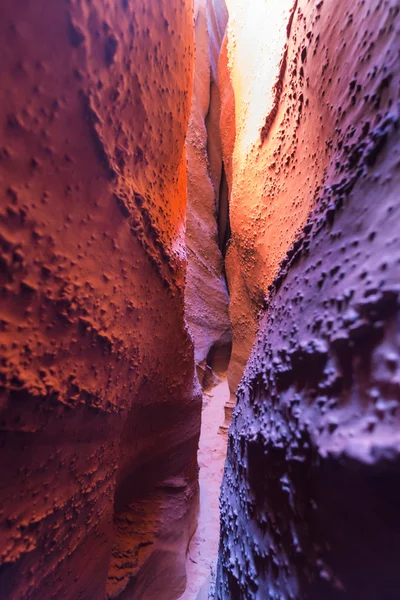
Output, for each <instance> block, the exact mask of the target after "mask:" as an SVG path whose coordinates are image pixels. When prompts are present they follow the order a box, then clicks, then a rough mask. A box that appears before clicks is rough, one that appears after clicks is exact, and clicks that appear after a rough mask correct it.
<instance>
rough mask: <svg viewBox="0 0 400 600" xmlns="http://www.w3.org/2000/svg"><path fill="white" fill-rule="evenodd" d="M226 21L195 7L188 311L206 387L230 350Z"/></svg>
mask: <svg viewBox="0 0 400 600" xmlns="http://www.w3.org/2000/svg"><path fill="white" fill-rule="evenodd" d="M226 20H227V11H226V7H225V4H224V2H222V1H215V2H213V1H212V0H199V2H197V3H196V4H195V40H196V51H195V62H194V86H193V98H192V107H191V114H190V120H189V128H188V135H187V181H188V183H187V189H188V201H187V218H186V243H187V252H188V269H187V277H186V288H185V310H186V318H187V321H188V325H189V328H190V331H191V332H192V334H193V338H194V345H195V360H196V365H197V366H198V374H199V379H200V381H201V383H202V384H203V385H205V386H207V384H210V382H211V380H212V372H211V370H210V369H211V368H214V369H220V368H222V369H225V370H226V369H227V366H228V361H229V354H230V344H231V333H230V322H229V317H228V293H227V290H226V283H225V278H224V272H223V259H222V254H221V250H220V244H219V239H218V225H217V215H218V212H219V201H220V190H221V177H223V173H222V169H223V166H222V149H221V140H220V136H219V119H220V92H219V81H218V56H219V52H220V46H221V41H222V37H223V34H224V31H225V26H226ZM219 358H221V359H222V360H219ZM218 362H220V363H221V364H218Z"/></svg>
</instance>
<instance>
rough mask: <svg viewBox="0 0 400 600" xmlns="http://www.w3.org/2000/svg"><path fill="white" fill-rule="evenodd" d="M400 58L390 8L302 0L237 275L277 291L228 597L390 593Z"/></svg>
mask: <svg viewBox="0 0 400 600" xmlns="http://www.w3.org/2000/svg"><path fill="white" fill-rule="evenodd" d="M262 33H263V32H258V31H254V32H253V35H254V37H257V34H260V35H261V34H262ZM399 52H400V9H399V5H398V2H396V1H395V0H386V1H376V2H375V1H374V2H373V1H358V2H352V1H343V2H340V3H338V2H334V1H333V0H324V1H323V2H319V3H314V2H308V1H307V0H299V2H298V3H297V6H296V10H295V13H294V18H293V23H292V26H291V29H290V31H289V39H288V50H287V63H286V66H285V65H284V69H283V70H282V73H281V75H282V78H281V80H280V83H281V89H280V99H279V104H278V109H277V110H276V111H273V112H272V113H267V114H266V115H265V116H266V117H267V118H266V120H265V123H264V124H265V126H264V127H263V129H261V128H260V150H259V153H258V154H257V155H254V158H253V161H251V160H250V159H248V157H246V158H245V161H247V162H245V165H249V166H250V167H251V170H250V171H248V172H249V174H251V173H253V172H257V173H258V175H257V177H256V179H255V191H254V195H253V198H255V209H254V213H255V212H257V211H258V212H259V214H260V217H261V221H260V223H259V224H257V220H254V219H253V215H252V214H250V215H249V217H248V218H247V219H246V210H245V207H246V205H247V204H249V203H250V198H251V196H250V194H251V192H252V186H253V180H252V179H249V180H248V190H249V195H247V196H243V197H242V198H241V197H240V196H237V197H236V201H237V210H238V211H239V212H240V210H241V208H240V207H242V212H241V215H242V219H243V225H242V226H240V224H239V223H238V222H235V218H234V217H233V222H232V229H233V236H235V235H236V240H238V244H239V245H240V239H241V235H242V234H243V236H244V235H245V234H246V232H247V231H248V230H249V228H250V226H252V227H255V231H254V237H253V238H252V239H253V240H254V239H255V243H254V244H253V247H252V241H251V239H250V241H249V242H248V245H249V253H250V256H251V257H253V260H254V265H253V266H254V269H253V267H252V266H249V267H248V270H247V271H246V272H245V273H244V274H240V277H241V278H242V280H245V281H246V282H247V284H246V285H247V290H250V291H247V292H246V293H248V294H250V296H251V294H252V290H254V289H256V288H257V286H258V285H259V282H260V286H261V290H263V289H264V285H266V284H268V282H271V281H272V279H273V285H272V286H271V288H270V293H269V296H268V298H267V300H266V303H265V304H266V308H265V313H264V316H263V317H262V319H261V322H260V325H259V332H258V335H257V340H256V343H255V346H254V348H253V350H252V354H251V357H250V360H249V362H248V364H247V368H246V371H245V375H244V378H243V380H242V382H241V384H240V386H239V391H238V403H237V408H236V411H235V415H234V420H233V425H232V427H231V430H230V436H229V448H228V458H227V464H226V469H225V477H224V483H223V488H222V496H221V503H222V532H221V545H220V556H219V567H218V577H217V592H216V598H218V599H220V600H222V599H228V598H229V599H230V600H232V599H242V598H246V600H252V599H254V600H255V599H257V600H259V599H261V598H267V597H268V598H279V599H280V600H284V599H285V600H286V599H289V598H290V599H292V600H294V599H296V600H304V599H306V598H307V599H313V600H321V599H322V598H323V599H324V600H325V599H339V598H343V599H344V598H346V599H348V600H354V599H355V598H363V599H364V600H376V599H377V598H382V599H384V600H395V599H397V597H398V590H399V586H400V581H399V571H398V566H397V557H398V555H399V549H400V529H399V526H398V521H399V506H400V489H399V485H398V481H399V464H400V463H399V456H400V434H399V431H400V430H399V401H400V388H399V383H400V321H399V315H400V311H399V308H400V305H399V300H400V298H399V294H400V289H399V281H400V237H399V216H400V204H399V190H400V169H399V164H400V162H399V161H400V150H399V127H400V105H399V97H400V94H399V92H400V61H399ZM254 61H257V56H255V57H254ZM236 110H237V106H236ZM268 161H269V162H268ZM238 164H239V166H240V163H236V164H235V163H234V164H233V178H235V176H237V173H236V175H235V169H237V168H238ZM260 179H262V180H263V181H264V187H263V193H262V194H261V195H260V194H259V192H258V190H259V188H258V182H259V181H260ZM241 202H242V204H241ZM233 212H234V211H233ZM304 222H305V225H304V227H302V224H303V223H304ZM297 226H300V228H301V232H300V234H299V235H298V237H297V239H296V240H295V242H294V243H293V244H292V241H291V238H292V236H293V232H295V230H296V227H297ZM235 231H236V233H235ZM241 231H242V233H241ZM271 241H273V242H274V243H277V242H279V244H280V246H279V244H278V246H279V248H278V251H277V253H275V254H273V255H272V258H271V259H270V258H269V257H268V255H267V254H266V252H267V250H268V248H269V246H270V244H271V243H272V242H271ZM232 243H236V241H235V240H233V242H232ZM239 247H240V246H239ZM283 252H284V253H286V257H285V258H284V260H283V262H282V263H281V265H280V266H278V267H277V274H276V276H275V273H274V268H275V267H274V265H275V264H276V261H278V260H279V254H282V253H283ZM243 261H244V262H246V258H244V259H243ZM246 264H247V263H246ZM256 265H258V267H257V269H256V268H255V267H256ZM257 272H258V275H257ZM228 275H229V264H228ZM244 306H245V305H244ZM233 326H234V327H235V323H234V322H233ZM234 343H235V333H234Z"/></svg>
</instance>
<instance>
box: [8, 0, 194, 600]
mask: <svg viewBox="0 0 400 600" xmlns="http://www.w3.org/2000/svg"><path fill="white" fill-rule="evenodd" d="M1 13H2V18H1V20H0V31H1V35H0V40H1V41H0V45H1V55H2V61H1V68H0V70H1V82H2V85H1V91H0V106H1V108H2V122H1V130H2V141H1V150H0V179H1V197H2V202H1V212H0V241H1V246H2V257H1V290H0V291H1V299H2V300H1V309H0V312H1V353H2V362H1V365H0V373H1V375H0V376H1V380H0V387H1V390H0V396H1V417H0V419H1V420H0V428H1V461H2V466H1V472H2V490H3V492H2V494H1V520H0V530H1V536H2V543H1V564H2V570H1V574H0V590H1V592H0V595H1V597H2V598H8V599H9V600H13V599H18V600H28V599H29V600H35V599H39V598H40V599H43V598H50V597H52V598H53V597H54V598H61V597H62V598H67V599H68V598H69V599H71V600H76V599H77V598H96V599H99V598H103V597H105V595H107V597H109V598H116V597H119V598H130V599H132V598H143V597H145V598H146V599H151V598H157V599H158V600H160V599H162V598H165V599H167V598H168V600H170V599H171V598H177V597H178V596H179V595H180V594H181V593H182V591H183V590H184V587H185V554H186V548H187V544H188V541H189V539H190V537H191V535H192V534H193V531H194V529H195V523H196V511H197V503H198V483H197V471H198V468H197V459H196V453H197V443H198V436H199V429H200V410H201V395H200V389H199V386H198V383H197V379H196V378H195V373H194V361H193V344H192V341H191V338H190V336H189V333H188V330H187V327H186V324H185V320H184V280H185V239H184V238H185V207H186V157H185V148H184V142H185V135H186V129H187V124H188V119H189V110H190V105H191V89H192V77H193V58H194V41H193V20H192V5H191V2H190V1H189V0H177V1H176V2H174V3H171V2H170V1H169V0H158V1H157V3H156V5H155V4H153V3H149V2H145V1H143V0H139V1H138V2H135V3H132V2H129V1H125V0H124V1H122V2H118V3H111V5H110V4H109V3H107V2H103V1H98V2H93V3H91V2H80V1H77V0H76V1H75V0H72V1H70V2H68V3H66V2H62V1H61V0H39V1H37V0H23V1H21V2H14V3H12V2H11V3H9V2H2V7H1ZM166 348H168V352H166ZM107 574H108V575H107ZM155 574H156V575H155ZM106 590H107V591H106ZM144 590H145V592H144ZM143 594H145V595H143Z"/></svg>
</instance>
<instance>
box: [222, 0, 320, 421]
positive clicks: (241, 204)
mask: <svg viewBox="0 0 400 600" xmlns="http://www.w3.org/2000/svg"><path fill="white" fill-rule="evenodd" d="M227 4H228V9H229V22H228V28H227V33H226V36H225V40H224V46H223V49H222V52H221V55H220V60H219V74H220V81H221V96H222V110H221V120H220V129H221V139H222V146H223V155H224V162H225V165H226V172H227V181H228V187H229V215H230V227H231V238H230V239H229V242H228V246H227V252H226V274H227V279H228V287H229V293H230V306H229V314H230V319H231V322H232V337H233V346H232V357H231V361H230V364H229V385H230V390H231V397H230V401H229V402H228V405H227V407H226V417H227V422H226V424H227V425H228V424H229V422H230V418H231V411H232V407H233V406H234V403H235V393H236V390H237V386H238V384H239V382H240V379H241V377H242V375H243V371H244V367H245V365H246V362H247V360H248V358H249V355H250V351H251V348H252V346H253V343H254V340H255V335H256V331H257V323H258V314H259V311H260V310H261V308H262V306H263V299H264V297H265V294H266V292H267V289H268V286H269V285H270V284H271V282H272V279H273V277H274V275H275V274H276V271H277V269H278V266H279V262H280V260H281V259H282V258H283V257H284V255H285V252H286V249H287V247H288V246H289V245H290V243H291V242H292V241H293V239H294V237H295V234H296V231H297V230H298V228H299V227H300V226H301V223H302V222H304V220H305V219H306V217H307V214H308V213H307V208H308V207H304V206H302V207H299V206H297V205H294V204H293V198H294V196H295V194H296V191H295V188H296V182H295V181H291V182H290V183H291V185H290V186H287V185H286V184H285V181H284V180H285V175H284V174H283V173H282V177H281V179H282V183H280V184H279V183H277V181H278V180H279V177H278V176H277V175H279V168H278V166H277V165H276V161H275V158H274V156H275V155H276V153H277V152H278V150H277V148H278V147H279V145H280V144H281V138H282V136H283V135H284V133H285V129H284V125H282V122H281V121H282V117H283V115H284V113H285V109H286V107H285V106H284V103H283V104H282V106H280V108H279V115H277V127H276V129H275V130H274V131H273V135H272V136H271V140H268V142H267V143H265V144H264V145H263V146H262V147H261V144H260V130H261V129H262V128H263V125H264V123H265V119H266V115H271V114H274V113H276V110H277V106H278V103H277V99H278V89H279V86H277V85H275V83H276V81H277V79H278V77H279V74H280V70H281V62H282V53H283V49H284V46H285V41H286V37H287V24H288V21H289V17H290V10H291V8H292V7H293V0H282V1H281V2H279V3H277V2H275V0H262V1H255V2H244V1H243V0H228V2H227ZM290 141H291V140H288V145H289V144H290ZM292 179H293V178H292ZM300 189H301V183H300Z"/></svg>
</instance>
